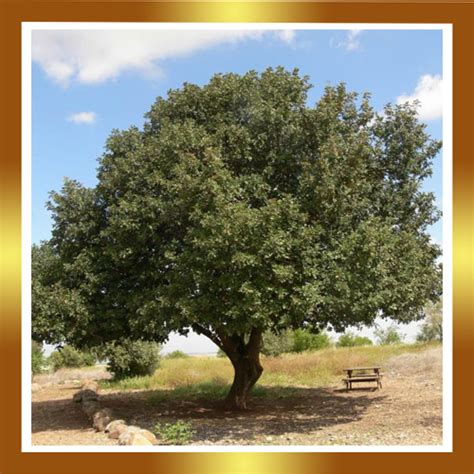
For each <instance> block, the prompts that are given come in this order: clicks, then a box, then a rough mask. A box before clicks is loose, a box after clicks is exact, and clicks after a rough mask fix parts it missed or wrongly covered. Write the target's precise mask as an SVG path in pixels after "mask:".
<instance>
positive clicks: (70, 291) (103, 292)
mask: <svg viewBox="0 0 474 474" xmlns="http://www.w3.org/2000/svg"><path fill="white" fill-rule="evenodd" d="M309 88H310V84H309V80H308V78H307V77H301V76H300V75H299V73H298V71H296V70H295V71H293V72H287V71H285V70H284V69H283V68H281V67H279V68H276V69H274V70H273V69H268V70H266V71H265V72H263V73H261V74H258V73H257V72H254V71H251V72H248V73H247V74H244V75H242V76H240V75H237V74H224V75H223V74H217V75H215V76H214V77H213V78H212V79H211V80H210V82H209V83H208V84H207V85H204V86H202V87H201V86H197V85H193V84H187V83H186V84H184V85H183V87H182V88H181V89H177V90H171V91H169V93H168V96H167V97H166V98H158V99H157V100H156V102H155V103H154V105H153V106H152V108H151V110H150V111H149V112H148V113H147V114H146V123H145V125H144V127H143V129H138V128H136V127H131V128H129V129H128V130H124V131H117V130H115V131H114V132H113V133H112V134H111V136H110V137H109V139H108V141H107V145H106V151H105V153H104V155H103V156H102V157H101V159H100V161H99V169H98V174H97V177H98V184H97V186H96V187H94V188H86V187H84V186H82V185H80V184H79V183H78V182H76V181H74V180H69V179H68V180H66V181H65V183H64V186H63V188H62V190H61V191H60V192H53V193H52V194H51V200H50V202H49V209H50V210H51V212H52V215H53V219H54V228H53V234H52V239H51V241H50V243H48V246H51V249H52V250H53V254H54V255H55V257H57V259H58V261H59V262H60V264H61V271H60V272H59V273H58V274H57V277H58V279H57V281H56V282H55V283H54V285H57V286H56V289H55V291H56V292H59V294H62V295H63V296H64V299H65V301H66V305H65V307H64V308H62V309H61V311H59V310H56V309H55V310H54V311H50V310H49V309H48V310H47V313H48V318H49V321H50V322H49V323H48V325H49V324H51V325H53V326H56V323H55V321H57V323H58V325H59V327H62V328H64V331H63V337H64V339H65V340H66V341H68V342H69V341H70V342H72V343H74V345H76V346H81V345H99V344H102V343H104V342H106V341H107V340H118V339H121V338H124V337H127V338H130V339H148V340H154V341H158V342H161V341H164V340H166V338H167V336H168V334H169V333H170V332H171V331H178V332H180V333H181V334H186V333H187V332H188V331H189V329H190V328H192V329H193V330H194V331H196V332H197V333H199V334H203V335H205V336H207V337H208V338H209V339H211V340H212V341H213V342H214V343H215V344H217V346H218V347H220V348H221V349H222V351H224V352H225V354H226V355H227V356H228V357H229V359H230V361H231V363H232V365H233V367H234V372H235V376H234V381H233V384H232V387H231V389H230V392H229V394H228V396H227V399H226V403H227V405H228V406H229V407H232V408H238V409H243V408H246V406H247V397H248V394H249V391H250V390H251V388H252V387H253V385H254V384H255V383H256V382H257V380H258V379H259V377H260V375H261V373H262V370H263V368H262V366H261V364H260V360H259V354H260V348H261V342H262V334H263V333H264V331H266V330H270V331H273V332H276V333H279V332H281V331H282V330H284V329H285V328H290V329H296V328H299V327H308V328H312V329H313V330H317V329H319V328H321V329H322V328H324V327H326V326H328V325H329V326H331V327H333V328H334V329H335V330H338V331H343V330H344V328H345V327H346V326H349V325H356V324H371V323H373V321H374V319H375V317H376V316H378V315H382V316H384V317H391V318H393V319H394V320H397V321H409V320H412V319H413V318H418V317H421V314H422V308H423V306H424V305H425V303H426V301H427V300H430V299H431V300H435V299H436V298H437V297H438V296H439V293H440V273H441V270H440V268H439V266H438V265H437V264H436V259H437V258H438V256H439V255H440V250H439V247H438V246H436V245H434V244H433V243H432V242H431V241H430V238H429V235H428V234H427V227H428V226H429V225H430V224H432V223H433V222H435V221H436V220H437V219H438V211H437V210H436V208H435V207H434V198H433V195H432V194H430V193H425V192H422V191H421V184H422V181H423V179H424V178H425V177H427V176H429V175H430V172H431V162H432V160H433V158H434V156H435V155H436V154H437V152H438V150H439V149H440V146H441V144H440V143H439V142H437V141H433V140H431V139H430V138H429V136H428V135H427V134H426V132H425V126H424V125H423V124H421V123H419V122H418V120H417V116H416V111H415V109H414V108H413V107H412V106H410V105H407V104H406V105H397V106H392V105H388V106H386V107H385V109H384V113H383V114H380V115H378V114H376V113H375V112H374V111H373V109H372V108H371V106H370V104H369V95H368V94H364V95H363V96H362V98H360V99H359V98H358V96H357V94H355V93H351V92H348V91H347V90H346V87H345V86H344V85H343V84H341V85H339V86H337V87H327V88H326V89H325V92H324V94H323V96H322V97H321V99H320V100H319V101H318V103H317V104H316V105H315V106H314V107H313V106H309V105H308V104H307V92H308V90H309ZM45 335H47V334H45ZM52 336H53V335H51V337H52Z"/></svg>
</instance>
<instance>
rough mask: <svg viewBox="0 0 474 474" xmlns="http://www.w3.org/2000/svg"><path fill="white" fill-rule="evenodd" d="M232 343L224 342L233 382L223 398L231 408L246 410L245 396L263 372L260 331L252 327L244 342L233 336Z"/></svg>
mask: <svg viewBox="0 0 474 474" xmlns="http://www.w3.org/2000/svg"><path fill="white" fill-rule="evenodd" d="M231 339H232V343H229V341H227V340H226V338H224V340H225V342H226V344H225V345H226V349H227V350H226V353H227V355H228V356H229V358H230V360H231V362H232V365H233V367H234V382H233V383H232V387H231V388H230V391H229V393H228V395H227V397H226V399H225V405H226V407H227V408H230V409H232V410H246V409H247V398H248V395H249V393H250V390H251V389H252V387H253V386H254V385H255V383H256V382H257V380H258V379H259V378H260V376H261V375H262V372H263V367H262V366H261V365H260V344H261V342H262V331H261V330H260V329H255V328H254V329H252V332H251V333H250V337H249V341H248V343H247V344H245V342H244V340H243V339H242V338H241V337H236V336H233V337H232V338H231Z"/></svg>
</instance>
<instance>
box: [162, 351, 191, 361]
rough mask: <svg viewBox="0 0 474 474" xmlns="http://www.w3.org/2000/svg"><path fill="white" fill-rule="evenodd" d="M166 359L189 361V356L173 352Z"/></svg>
mask: <svg viewBox="0 0 474 474" xmlns="http://www.w3.org/2000/svg"><path fill="white" fill-rule="evenodd" d="M165 357H166V358H167V359H187V358H188V357H189V355H188V354H186V353H185V352H183V351H173V352H170V353H169V354H166V356H165Z"/></svg>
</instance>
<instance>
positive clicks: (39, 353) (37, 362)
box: [31, 341, 45, 375]
mask: <svg viewBox="0 0 474 474" xmlns="http://www.w3.org/2000/svg"><path fill="white" fill-rule="evenodd" d="M44 365H45V358H44V354H43V345H42V344H41V343H39V342H36V341H31V372H32V373H33V375H36V374H39V373H41V371H42V370H43V367H44Z"/></svg>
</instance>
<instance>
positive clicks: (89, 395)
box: [79, 389, 99, 401]
mask: <svg viewBox="0 0 474 474" xmlns="http://www.w3.org/2000/svg"><path fill="white" fill-rule="evenodd" d="M79 393H80V394H81V399H82V401H86V400H98V399H99V395H97V392H94V391H93V390H90V389H85V390H81V391H80V392H79Z"/></svg>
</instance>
